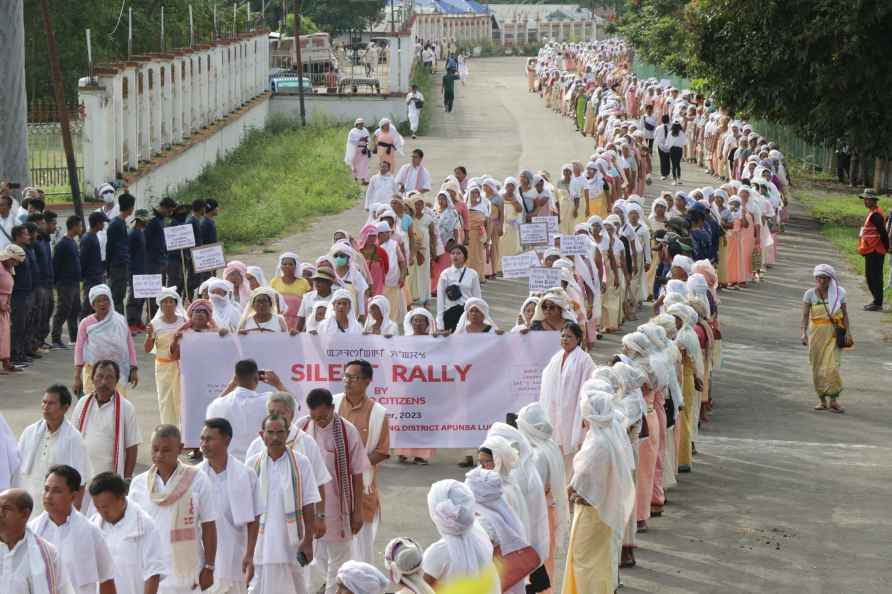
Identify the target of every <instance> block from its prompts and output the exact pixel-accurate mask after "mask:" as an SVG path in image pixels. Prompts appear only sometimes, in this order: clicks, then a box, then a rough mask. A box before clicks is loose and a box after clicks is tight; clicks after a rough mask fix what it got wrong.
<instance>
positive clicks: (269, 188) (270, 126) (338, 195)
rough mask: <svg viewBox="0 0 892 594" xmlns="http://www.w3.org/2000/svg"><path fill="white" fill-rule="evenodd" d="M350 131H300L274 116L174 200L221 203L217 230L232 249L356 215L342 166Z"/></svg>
mask: <svg viewBox="0 0 892 594" xmlns="http://www.w3.org/2000/svg"><path fill="white" fill-rule="evenodd" d="M347 130H348V128H347V126H346V125H334V124H332V123H330V122H326V121H324V120H321V119H314V120H313V121H312V122H310V124H308V125H307V127H306V128H301V127H300V126H299V125H298V124H297V122H295V121H294V120H291V119H289V118H287V117H275V116H271V117H270V118H269V120H268V121H267V125H266V127H265V128H263V129H258V130H254V131H252V132H250V133H248V135H247V136H246V137H245V139H244V141H243V142H242V144H241V145H240V146H239V147H238V148H237V149H235V150H234V151H233V152H232V153H230V154H229V155H228V156H227V157H226V158H225V159H223V160H222V161H219V162H218V163H216V164H215V165H213V166H210V167H208V168H206V169H205V170H204V171H203V172H202V174H201V175H200V176H199V177H198V178H197V179H195V180H194V181H192V182H190V183H189V184H188V185H187V186H186V187H185V188H183V189H182V190H181V191H180V192H178V193H177V195H176V198H177V200H179V201H185V202H190V201H191V200H193V199H194V198H199V197H201V198H215V199H217V200H219V202H220V215H219V217H218V218H217V226H218V231H219V235H220V237H221V239H222V241H223V242H224V243H225V244H226V246H227V248H228V249H232V248H233V246H235V245H239V244H258V243H262V242H264V241H266V240H269V239H273V238H275V237H276V236H279V235H281V234H282V233H283V232H284V231H286V230H289V229H293V228H302V227H305V226H307V225H308V224H309V223H310V222H311V220H312V219H313V218H315V217H317V216H321V215H327V214H334V213H337V212H340V211H342V210H345V209H347V208H349V207H351V206H352V205H353V204H355V201H356V199H357V198H358V197H359V195H360V188H359V186H357V184H356V183H355V182H354V181H353V179H352V176H351V175H350V170H349V169H348V168H347V167H346V166H345V165H344V161H343V156H344V140H345V138H346V134H347Z"/></svg>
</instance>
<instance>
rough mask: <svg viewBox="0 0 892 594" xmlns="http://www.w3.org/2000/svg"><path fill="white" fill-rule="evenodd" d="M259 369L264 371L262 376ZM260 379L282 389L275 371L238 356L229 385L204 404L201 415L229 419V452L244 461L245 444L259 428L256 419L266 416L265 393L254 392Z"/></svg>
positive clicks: (260, 420) (249, 442)
mask: <svg viewBox="0 0 892 594" xmlns="http://www.w3.org/2000/svg"><path fill="white" fill-rule="evenodd" d="M261 373H263V374H264V375H263V377H261ZM267 376H268V377H267ZM261 380H262V381H265V382H268V383H270V385H273V386H275V388H276V389H277V390H282V391H284V389H285V388H284V387H283V386H282V382H281V381H279V378H278V376H277V375H276V374H275V372H273V371H263V372H261V371H260V370H258V369H257V362H256V361H254V359H242V360H241V361H239V362H238V363H236V364H235V375H234V376H233V378H232V380H230V382H229V385H228V386H227V387H226V389H225V390H223V394H221V395H220V397H219V398H216V399H214V400H213V401H212V402H211V403H210V404H209V405H208V408H207V413H206V414H205V417H204V418H206V419H214V418H218V417H219V418H223V419H226V420H227V421H229V424H230V425H232V433H233V435H232V443H230V444H229V453H230V454H232V455H233V456H234V457H235V458H236V459H237V460H238V461H239V462H244V460H245V454H247V453H248V446H249V445H251V442H252V441H253V440H254V436H255V435H257V432H258V431H260V423H261V422H262V421H263V418H264V417H265V416H266V393H263V394H259V393H257V385H258V384H259V383H260V381H261Z"/></svg>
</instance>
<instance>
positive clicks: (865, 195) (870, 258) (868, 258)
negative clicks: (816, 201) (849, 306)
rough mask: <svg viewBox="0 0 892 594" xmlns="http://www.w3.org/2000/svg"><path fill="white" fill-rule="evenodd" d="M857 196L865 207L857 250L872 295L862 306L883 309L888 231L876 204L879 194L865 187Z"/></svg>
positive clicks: (870, 308)
mask: <svg viewBox="0 0 892 594" xmlns="http://www.w3.org/2000/svg"><path fill="white" fill-rule="evenodd" d="M859 198H861V199H862V200H864V206H865V207H867V210H868V213H867V218H866V219H864V225H862V226H861V231H859V233H858V252H859V253H860V254H861V255H862V256H864V275H865V276H866V277H867V287H868V288H869V289H870V292H871V294H872V295H873V302H872V303H868V304H867V305H865V306H864V309H865V310H866V311H882V309H883V260H884V259H885V258H886V252H888V251H889V233H888V232H887V231H886V226H885V221H884V220H883V211H882V209H880V207H879V206H877V202H878V201H879V196H877V194H876V192H874V191H873V190H872V189H870V188H866V189H865V190H864V191H863V192H862V193H861V194H859Z"/></svg>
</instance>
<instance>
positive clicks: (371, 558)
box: [353, 511, 381, 565]
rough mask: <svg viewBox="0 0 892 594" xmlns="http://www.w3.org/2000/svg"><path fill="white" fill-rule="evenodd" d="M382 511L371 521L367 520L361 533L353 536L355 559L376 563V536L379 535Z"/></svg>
mask: <svg viewBox="0 0 892 594" xmlns="http://www.w3.org/2000/svg"><path fill="white" fill-rule="evenodd" d="M380 522H381V512H380V511H379V512H378V513H376V514H375V518H374V519H373V520H372V521H371V522H365V523H363V525H362V529H361V530H360V531H359V534H357V535H356V536H354V537H353V559H354V560H355V561H363V562H365V563H369V564H371V565H375V558H376V557H375V537H376V536H377V535H378V524H379V523H380Z"/></svg>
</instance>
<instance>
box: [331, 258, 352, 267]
mask: <svg viewBox="0 0 892 594" xmlns="http://www.w3.org/2000/svg"><path fill="white" fill-rule="evenodd" d="M349 261H350V259H349V258H347V256H335V258H334V263H335V265H336V266H346V265H347V262H349Z"/></svg>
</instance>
